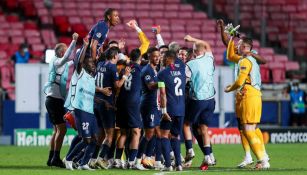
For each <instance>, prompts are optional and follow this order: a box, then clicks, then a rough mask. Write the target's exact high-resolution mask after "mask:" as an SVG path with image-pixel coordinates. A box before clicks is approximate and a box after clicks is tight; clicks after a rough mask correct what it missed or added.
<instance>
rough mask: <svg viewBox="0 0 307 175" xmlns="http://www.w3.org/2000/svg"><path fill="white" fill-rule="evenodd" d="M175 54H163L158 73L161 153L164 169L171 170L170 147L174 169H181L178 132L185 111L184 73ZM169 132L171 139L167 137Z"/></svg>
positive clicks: (171, 52) (180, 129) (170, 52)
mask: <svg viewBox="0 0 307 175" xmlns="http://www.w3.org/2000/svg"><path fill="white" fill-rule="evenodd" d="M176 59H177V55H176V53H175V52H173V51H167V52H165V55H164V60H163V61H164V65H165V69H163V70H162V71H161V72H159V74H158V87H159V91H160V104H161V112H162V118H161V123H160V130H161V145H162V154H163V157H164V159H165V168H163V169H162V170H164V171H172V170H173V168H172V166H171V160H170V148H171V147H172V149H173V151H174V155H175V166H176V170H178V171H182V165H181V156H180V133H181V131H182V125H183V118H184V113H185V91H184V90H185V81H186V80H185V73H184V69H182V68H180V67H176V66H175V61H176ZM169 134H171V141H170V139H169Z"/></svg>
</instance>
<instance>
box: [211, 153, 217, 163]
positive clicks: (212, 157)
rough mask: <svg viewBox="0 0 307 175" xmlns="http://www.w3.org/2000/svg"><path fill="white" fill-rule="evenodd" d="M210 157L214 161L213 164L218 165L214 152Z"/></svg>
mask: <svg viewBox="0 0 307 175" xmlns="http://www.w3.org/2000/svg"><path fill="white" fill-rule="evenodd" d="M210 159H211V161H212V165H213V166H215V165H216V159H215V157H214V155H213V153H211V154H210Z"/></svg>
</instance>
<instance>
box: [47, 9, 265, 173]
mask: <svg viewBox="0 0 307 175" xmlns="http://www.w3.org/2000/svg"><path fill="white" fill-rule="evenodd" d="M119 22H120V20H119V14H118V11H117V10H115V9H111V8H110V9H107V10H106V11H105V13H104V20H101V21H99V22H98V23H97V24H95V25H94V26H93V28H92V29H91V31H90V32H89V35H88V37H86V38H84V39H83V46H82V47H81V48H80V49H78V51H77V52H76V56H75V58H74V59H73V60H69V56H70V54H71V53H72V51H73V50H74V48H75V46H76V41H77V39H78V34H76V33H74V34H73V36H72V37H73V41H72V42H71V44H70V46H69V47H68V48H67V46H66V45H65V44H57V45H56V47H55V57H54V59H53V60H52V61H51V62H50V63H49V80H48V83H47V84H46V86H45V92H46V94H47V98H46V108H47V111H48V113H49V118H50V122H51V123H52V124H53V125H54V133H53V136H52V139H51V147H50V152H49V158H48V161H47V165H48V166H58V167H63V168H67V169H70V170H74V169H81V170H94V169H97V168H102V169H110V168H122V169H127V168H129V169H138V170H147V169H156V170H163V171H172V170H173V169H175V170H177V171H182V169H183V168H184V167H190V166H191V165H192V159H193V158H194V157H195V153H194V150H193V148H192V135H193V136H194V137H195V138H196V139H197V141H198V145H199V147H200V149H201V151H202V153H203V155H204V161H203V163H202V164H201V166H200V168H201V169H202V170H206V169H208V166H213V165H215V164H216V160H215V158H214V155H213V152H212V145H211V143H210V137H209V134H208V120H210V118H211V117H213V112H214V109H215V100H214V95H215V89H214V56H213V54H212V51H211V47H210V45H209V44H208V43H207V42H206V41H203V40H200V39H196V38H193V37H191V36H189V35H187V36H186V37H185V38H183V39H184V40H185V41H187V42H192V43H193V49H188V48H184V47H183V48H181V47H180V46H179V45H178V44H177V43H176V42H172V43H170V44H168V45H165V44H164V41H163V39H162V36H161V34H160V27H159V26H158V27H157V28H156V29H155V30H154V32H155V34H156V37H157V43H158V45H157V46H155V47H150V42H149V40H148V39H147V37H146V35H145V33H144V32H143V31H142V30H141V29H140V27H139V26H138V25H137V22H136V21H135V20H131V21H129V22H128V23H127V26H128V27H130V28H132V29H133V30H135V31H136V32H137V33H138V37H139V40H140V43H141V46H140V47H139V48H135V49H133V50H132V51H131V52H130V53H129V55H125V54H123V53H122V52H121V49H123V47H124V46H125V44H126V43H125V41H124V40H120V41H115V40H111V41H110V42H109V43H108V48H107V49H105V50H103V44H104V42H105V40H106V38H107V34H108V32H109V30H110V29H112V27H114V26H116V25H117V24H118V23H119ZM218 25H219V26H220V27H221V30H222V31H221V33H222V38H223V41H224V43H225V45H227V46H228V49H227V50H228V51H227V53H228V58H229V59H230V61H234V62H236V63H238V68H237V71H236V72H237V73H236V76H237V79H236V82H235V83H234V84H233V85H231V86H227V88H226V89H225V92H230V91H233V90H236V89H238V92H237V95H236V97H237V98H236V102H237V104H238V105H236V113H237V116H238V117H239V119H238V122H239V126H240V127H239V129H240V131H242V132H241V136H242V143H243V147H244V150H245V152H246V157H245V159H244V161H243V162H242V163H241V164H240V165H239V167H246V166H248V165H250V164H252V163H253V161H252V158H251V155H250V151H249V150H250V148H251V149H252V151H253V152H254V153H255V155H256V157H257V159H258V162H257V164H256V168H257V169H263V168H269V163H268V160H269V159H268V156H267V154H266V152H265V148H264V144H263V140H261V139H262V138H260V136H261V137H262V134H261V131H260V130H259V128H257V123H259V122H260V116H261V92H260V85H261V80H260V77H259V75H260V72H259V66H258V68H257V65H258V62H260V63H261V61H263V59H262V58H261V57H260V56H259V55H257V54H254V53H251V49H252V41H251V40H250V39H248V38H241V39H240V41H239V43H238V49H237V50H236V51H235V48H234V42H233V39H232V38H233V36H231V38H230V39H229V38H228V36H226V35H225V33H224V29H223V28H224V25H223V22H222V21H218ZM127 44H129V43H127ZM257 61H258V62H257ZM69 66H74V72H73V75H72V77H71V81H70V85H69V91H68V93H67V92H66V82H67V79H68V69H69ZM259 83H260V84H259ZM65 108H66V109H65ZM66 111H68V112H67V113H66ZM65 120H67V121H68V122H69V123H70V124H71V125H72V127H73V128H75V129H76V130H77V131H78V135H77V136H75V137H74V139H73V140H72V143H71V146H70V149H69V151H68V153H67V154H66V156H65V158H64V160H61V159H60V149H61V146H62V142H63V138H64V135H65V133H66V125H65ZM182 132H183V133H184V140H185V146H186V156H185V157H184V158H183V156H182V155H181V150H180V140H181V139H180V135H181V133H182ZM248 153H249V154H248ZM124 154H125V157H126V161H125V160H124V158H123V157H124V156H123V155H124ZM248 155H249V157H248Z"/></svg>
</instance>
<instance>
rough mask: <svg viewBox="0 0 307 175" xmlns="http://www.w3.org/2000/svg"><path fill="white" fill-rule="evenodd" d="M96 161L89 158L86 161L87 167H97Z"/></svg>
mask: <svg viewBox="0 0 307 175" xmlns="http://www.w3.org/2000/svg"><path fill="white" fill-rule="evenodd" d="M96 161H97V159H90V161H89V162H88V165H89V167H90V168H92V169H97V168H98V167H97V165H96Z"/></svg>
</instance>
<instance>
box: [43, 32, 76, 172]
mask: <svg viewBox="0 0 307 175" xmlns="http://www.w3.org/2000/svg"><path fill="white" fill-rule="evenodd" d="M72 39H73V40H72V42H71V44H70V45H69V48H68V49H67V46H66V44H64V43H59V44H57V45H56V46H55V56H54V58H53V59H52V60H51V62H50V63H49V78H48V82H47V84H46V85H45V88H44V91H45V93H46V95H47V98H46V102H45V104H46V108H47V111H48V114H49V120H50V122H51V123H52V125H53V130H54V132H53V134H52V137H51V142H50V151H49V158H48V161H47V165H48V166H57V167H62V168H64V167H65V166H64V164H63V162H62V160H61V158H60V151H61V147H62V143H63V139H64V136H65V134H66V123H65V121H64V118H63V117H64V115H65V109H64V99H65V97H66V83H67V78H68V70H69V64H70V63H68V62H69V61H70V60H69V57H70V55H71V53H72V52H73V50H74V49H75V46H76V42H77V39H78V34H77V33H74V34H73V35H72Z"/></svg>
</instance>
